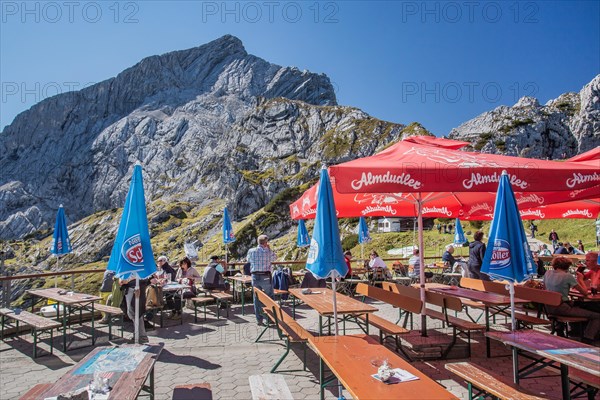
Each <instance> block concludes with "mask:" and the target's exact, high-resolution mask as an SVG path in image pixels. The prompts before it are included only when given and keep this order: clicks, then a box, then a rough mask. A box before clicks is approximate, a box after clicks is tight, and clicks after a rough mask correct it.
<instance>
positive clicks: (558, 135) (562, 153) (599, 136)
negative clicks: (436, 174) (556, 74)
mask: <svg viewBox="0 0 600 400" xmlns="http://www.w3.org/2000/svg"><path fill="white" fill-rule="evenodd" d="M449 137H450V138H452V139H456V140H465V141H468V142H471V143H472V147H473V148H474V149H475V150H480V151H483V152H487V153H501V154H507V155H517V156H524V157H533V158H542V159H544V158H548V159H561V158H568V157H572V156H574V155H576V154H578V153H582V152H584V151H587V150H590V149H592V148H594V147H596V146H599V145H600V75H598V76H596V77H595V78H594V79H593V80H592V81H591V82H590V83H588V84H587V85H585V86H584V87H583V88H582V89H581V91H580V92H579V93H574V92H568V93H564V94H561V95H560V96H558V97H557V98H556V99H552V100H550V101H548V102H547V103H546V104H545V105H543V106H542V105H540V103H539V102H538V100H537V99H535V98H532V97H523V98H521V99H519V101H518V102H517V103H516V104H515V105H514V106H512V107H507V106H500V107H497V108H495V109H494V110H492V111H488V112H485V113H483V114H481V115H479V116H477V117H475V118H473V119H471V120H469V121H467V122H465V123H463V124H462V125H460V126H459V127H458V128H455V129H453V130H452V131H451V132H450V135H449Z"/></svg>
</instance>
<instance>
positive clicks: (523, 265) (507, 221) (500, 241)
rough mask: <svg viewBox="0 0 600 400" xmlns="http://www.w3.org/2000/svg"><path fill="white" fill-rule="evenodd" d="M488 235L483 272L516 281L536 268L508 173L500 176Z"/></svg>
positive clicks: (493, 276)
mask: <svg viewBox="0 0 600 400" xmlns="http://www.w3.org/2000/svg"><path fill="white" fill-rule="evenodd" d="M489 236H490V240H489V242H488V243H489V244H488V247H487V249H486V252H485V257H484V258H483V266H482V268H481V272H483V273H485V274H488V275H490V276H491V277H492V278H499V279H507V280H509V281H513V282H522V281H523V280H525V279H527V278H528V277H529V276H531V275H533V274H534V273H535V272H536V269H537V266H536V265H535V264H534V262H533V257H532V256H531V251H530V250H529V244H528V243H527V236H526V235H525V229H524V228H523V222H522V221H521V216H520V215H519V210H518V208H517V202H516V200H515V195H514V193H513V190H512V187H511V185H510V182H509V178H508V174H503V175H502V176H501V178H500V183H499V185H498V193H497V195H496V203H495V205H494V219H493V220H492V226H491V227H490V234H489Z"/></svg>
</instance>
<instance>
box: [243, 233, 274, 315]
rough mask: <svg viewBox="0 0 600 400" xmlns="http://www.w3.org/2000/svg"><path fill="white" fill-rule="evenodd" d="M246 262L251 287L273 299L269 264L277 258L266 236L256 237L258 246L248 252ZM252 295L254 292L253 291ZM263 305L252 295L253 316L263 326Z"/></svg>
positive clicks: (270, 266)
mask: <svg viewBox="0 0 600 400" xmlns="http://www.w3.org/2000/svg"><path fill="white" fill-rule="evenodd" d="M247 258H248V262H249V263H250V274H251V275H252V287H253V288H258V289H260V290H262V291H263V292H265V293H266V294H267V296H269V297H273V283H272V282H271V272H272V265H271V263H272V262H273V261H275V260H276V259H277V256H276V255H275V253H274V252H273V250H271V248H270V247H269V238H268V237H267V235H260V236H259V237H258V246H256V247H253V248H251V249H250V250H248V257H247ZM253 293H254V291H253ZM262 307H263V304H261V302H260V301H259V300H258V298H257V296H256V295H254V315H256V321H257V322H258V324H259V325H263V324H264V322H263V314H262Z"/></svg>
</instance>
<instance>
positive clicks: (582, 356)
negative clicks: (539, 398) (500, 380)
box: [485, 329, 600, 377]
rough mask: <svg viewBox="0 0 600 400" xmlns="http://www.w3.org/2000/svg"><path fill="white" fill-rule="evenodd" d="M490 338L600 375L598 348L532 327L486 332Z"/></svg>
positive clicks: (599, 353)
mask: <svg viewBox="0 0 600 400" xmlns="http://www.w3.org/2000/svg"><path fill="white" fill-rule="evenodd" d="M485 335H486V336H487V337H489V338H490V339H494V340H498V341H500V342H502V343H504V344H506V345H509V346H512V347H516V348H518V349H521V350H525V351H527V352H529V353H533V354H538V355H540V356H542V357H545V358H548V359H550V360H554V361H557V362H559V363H561V364H565V365H568V366H569V367H573V368H576V369H579V370H581V371H585V372H588V373H590V374H592V375H594V376H597V377H600V349H599V348H597V347H595V346H590V345H587V344H584V343H581V342H577V341H575V340H571V339H567V338H564V337H560V336H554V335H550V334H549V333H545V332H541V331H536V330H533V329H527V330H519V331H515V332H486V333H485Z"/></svg>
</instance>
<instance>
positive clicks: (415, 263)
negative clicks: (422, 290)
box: [408, 249, 433, 280]
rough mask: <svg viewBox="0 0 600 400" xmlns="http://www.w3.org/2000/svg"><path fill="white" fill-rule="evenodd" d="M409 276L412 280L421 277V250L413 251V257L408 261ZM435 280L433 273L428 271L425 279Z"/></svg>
mask: <svg viewBox="0 0 600 400" xmlns="http://www.w3.org/2000/svg"><path fill="white" fill-rule="evenodd" d="M408 276H409V277H411V278H419V277H420V276H421V257H420V256H419V249H414V250H413V255H412V257H411V258H409V259H408ZM431 278H433V272H430V271H426V272H425V279H426V280H427V279H431Z"/></svg>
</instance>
